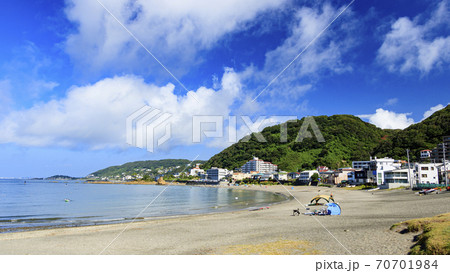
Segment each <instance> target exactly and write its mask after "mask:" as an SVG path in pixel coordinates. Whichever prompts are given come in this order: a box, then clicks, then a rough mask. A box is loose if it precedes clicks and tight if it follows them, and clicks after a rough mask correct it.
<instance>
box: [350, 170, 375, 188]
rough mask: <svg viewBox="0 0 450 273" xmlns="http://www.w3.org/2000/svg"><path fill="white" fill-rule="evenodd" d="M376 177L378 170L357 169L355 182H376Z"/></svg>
mask: <svg viewBox="0 0 450 273" xmlns="http://www.w3.org/2000/svg"><path fill="white" fill-rule="evenodd" d="M375 177H376V171H372V170H367V169H362V170H355V178H354V181H355V184H366V183H374V181H375Z"/></svg>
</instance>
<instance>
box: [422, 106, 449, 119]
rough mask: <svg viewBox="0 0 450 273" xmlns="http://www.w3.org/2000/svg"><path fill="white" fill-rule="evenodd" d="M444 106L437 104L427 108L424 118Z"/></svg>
mask: <svg viewBox="0 0 450 273" xmlns="http://www.w3.org/2000/svg"><path fill="white" fill-rule="evenodd" d="M444 107H445V106H444V105H442V104H438V105H436V106H433V107H431V108H430V109H429V110H427V111H426V112H425V113H423V119H422V120H424V119H426V118H428V117H429V116H431V115H432V114H434V112H436V111H439V110H442V109H444Z"/></svg>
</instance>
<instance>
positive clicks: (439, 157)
mask: <svg viewBox="0 0 450 273" xmlns="http://www.w3.org/2000/svg"><path fill="white" fill-rule="evenodd" d="M444 148H445V159H450V136H445V137H444V138H443V143H440V144H439V145H438V146H437V147H436V148H434V149H433V150H432V151H431V157H430V158H431V159H432V160H434V162H443V159H444Z"/></svg>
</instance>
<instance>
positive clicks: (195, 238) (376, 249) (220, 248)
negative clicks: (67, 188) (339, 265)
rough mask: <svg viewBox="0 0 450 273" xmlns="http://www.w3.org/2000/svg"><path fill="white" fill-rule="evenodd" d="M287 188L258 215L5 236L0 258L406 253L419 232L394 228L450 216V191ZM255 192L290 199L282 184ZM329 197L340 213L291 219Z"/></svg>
mask: <svg viewBox="0 0 450 273" xmlns="http://www.w3.org/2000/svg"><path fill="white" fill-rule="evenodd" d="M287 188H288V189H289V191H290V192H291V193H292V194H293V196H294V197H295V199H292V200H290V201H287V202H284V203H281V204H277V205H273V206H271V207H270V208H269V209H264V210H258V211H249V210H242V211H235V212H227V213H220V214H207V215H194V216H181V217H176V218H170V219H160V220H150V221H145V222H135V223H131V224H127V223H124V224H114V225H103V226H90V227H74V228H59V229H50V230H38V231H28V232H18V233H4V234H0V254H100V253H102V254H254V253H259V254H350V253H351V254H406V253H407V252H408V250H409V248H410V247H411V246H412V244H413V242H412V240H413V237H414V235H415V234H400V233H398V232H395V231H391V230H389V228H390V227H391V225H393V224H394V223H397V222H401V221H405V220H409V219H414V218H421V217H429V216H434V215H437V214H441V213H446V212H450V202H449V200H450V192H442V193H440V194H430V195H425V196H419V195H417V194H414V193H412V192H411V191H409V190H392V191H381V190H380V191H362V190H346V189H340V188H332V189H329V188H323V187H294V189H293V190H291V187H290V186H289V187H287ZM249 189H250V190H252V189H255V190H267V191H272V192H279V193H283V194H286V195H289V193H288V192H287V191H286V190H285V189H284V188H283V187H282V186H269V187H268V188H261V187H257V186H253V187H249ZM319 191H320V192H319ZM330 192H332V193H333V195H334V197H335V200H336V202H337V203H339V204H340V206H341V208H342V215H340V216H317V217H312V216H306V215H300V216H292V210H293V209H297V208H300V211H302V212H306V210H305V209H304V208H303V207H302V206H301V204H299V202H298V201H300V202H301V203H302V204H307V203H309V201H310V200H311V199H312V197H314V196H315V195H316V194H329V193H330ZM297 200H298V201H297ZM148 209H149V210H151V209H152V208H151V206H150V207H149V208H148ZM105 248H106V249H105Z"/></svg>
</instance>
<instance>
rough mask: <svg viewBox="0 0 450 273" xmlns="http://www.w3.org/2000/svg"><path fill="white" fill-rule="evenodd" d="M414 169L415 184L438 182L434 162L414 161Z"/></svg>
mask: <svg viewBox="0 0 450 273" xmlns="http://www.w3.org/2000/svg"><path fill="white" fill-rule="evenodd" d="M414 171H415V183H416V184H439V173H438V168H437V167H436V165H435V164H433V163H430V164H418V163H416V164H415V165H414Z"/></svg>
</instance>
